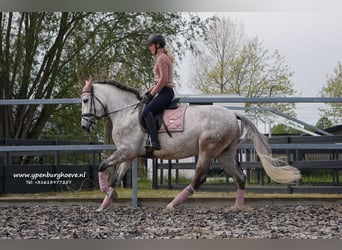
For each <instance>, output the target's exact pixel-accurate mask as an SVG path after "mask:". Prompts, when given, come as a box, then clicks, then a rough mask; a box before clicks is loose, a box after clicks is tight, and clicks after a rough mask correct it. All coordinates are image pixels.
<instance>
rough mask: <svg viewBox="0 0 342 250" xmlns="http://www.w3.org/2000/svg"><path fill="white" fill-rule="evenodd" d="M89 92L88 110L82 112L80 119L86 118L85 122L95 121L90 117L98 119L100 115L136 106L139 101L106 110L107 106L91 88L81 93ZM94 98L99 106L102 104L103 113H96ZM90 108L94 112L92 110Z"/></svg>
mask: <svg viewBox="0 0 342 250" xmlns="http://www.w3.org/2000/svg"><path fill="white" fill-rule="evenodd" d="M89 93H90V112H89V113H83V114H82V119H84V120H86V121H87V122H90V123H91V124H93V123H95V121H94V120H93V119H91V118H95V119H96V120H100V119H101V118H102V117H105V116H108V115H110V114H114V113H117V112H120V111H123V110H126V109H129V108H132V107H137V106H138V105H139V104H140V101H139V102H137V103H134V104H132V105H129V106H126V107H123V108H120V109H117V110H114V111H110V112H108V111H107V107H106V106H105V105H104V104H103V103H102V102H101V100H100V99H99V98H98V97H97V96H96V95H94V93H93V90H91V92H84V93H82V96H83V95H85V94H89ZM81 99H82V97H81ZM95 100H96V101H97V102H98V103H100V104H101V106H102V108H103V110H104V114H103V115H97V114H96V108H95ZM92 110H93V111H94V112H92ZM134 111H135V109H134V110H133V112H134Z"/></svg>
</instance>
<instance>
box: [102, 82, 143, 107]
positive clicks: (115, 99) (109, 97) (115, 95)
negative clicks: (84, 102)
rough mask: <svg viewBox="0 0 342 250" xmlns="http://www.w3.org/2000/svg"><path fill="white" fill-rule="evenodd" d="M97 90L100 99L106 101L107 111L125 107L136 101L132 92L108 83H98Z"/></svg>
mask: <svg viewBox="0 0 342 250" xmlns="http://www.w3.org/2000/svg"><path fill="white" fill-rule="evenodd" d="M97 92H98V95H99V97H100V99H101V100H103V102H104V103H106V106H107V109H108V110H107V111H108V112H110V111H111V110H112V111H113V110H118V109H121V108H125V107H127V106H129V105H132V104H134V103H137V102H138V99H137V98H136V96H135V95H134V94H133V93H131V92H128V91H125V90H121V89H119V88H117V87H115V86H111V85H109V84H103V85H102V84H101V85H98V86H97Z"/></svg>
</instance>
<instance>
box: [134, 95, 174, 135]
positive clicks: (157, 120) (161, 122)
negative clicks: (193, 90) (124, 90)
mask: <svg viewBox="0 0 342 250" xmlns="http://www.w3.org/2000/svg"><path fill="white" fill-rule="evenodd" d="M179 104H180V99H179V98H175V99H173V100H172V101H171V103H170V104H169V105H168V106H166V107H165V109H164V110H162V111H161V112H159V113H158V114H156V115H154V122H155V124H156V128H157V130H160V128H161V127H162V125H164V128H165V131H166V132H167V133H168V135H169V136H170V137H172V136H171V134H170V132H169V130H168V129H167V125H166V124H165V123H164V119H163V117H164V113H165V110H167V109H177V108H178V107H179ZM145 105H146V104H143V105H140V107H139V123H140V126H141V127H142V129H143V130H144V131H145V132H147V129H146V125H145V122H144V119H143V118H142V111H143V110H144V107H145Z"/></svg>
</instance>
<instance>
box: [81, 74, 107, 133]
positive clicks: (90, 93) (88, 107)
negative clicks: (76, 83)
mask: <svg viewBox="0 0 342 250" xmlns="http://www.w3.org/2000/svg"><path fill="white" fill-rule="evenodd" d="M81 102H82V120H81V126H82V128H83V129H84V130H86V131H88V132H91V131H92V130H93V129H94V128H95V126H96V122H97V120H99V119H100V118H101V117H103V116H104V114H105V106H104V105H103V103H102V102H101V101H100V99H99V98H98V97H97V96H96V95H95V94H94V86H93V81H92V80H87V81H86V84H85V86H84V87H83V90H82V95H81Z"/></svg>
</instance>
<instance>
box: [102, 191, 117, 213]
mask: <svg viewBox="0 0 342 250" xmlns="http://www.w3.org/2000/svg"><path fill="white" fill-rule="evenodd" d="M113 191H114V189H113V188H112V187H110V188H109V190H108V192H107V193H106V196H105V197H104V199H103V201H102V204H101V206H102V208H103V209H105V208H107V207H109V205H110V204H111V203H112V198H111V196H112V192H113Z"/></svg>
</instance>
